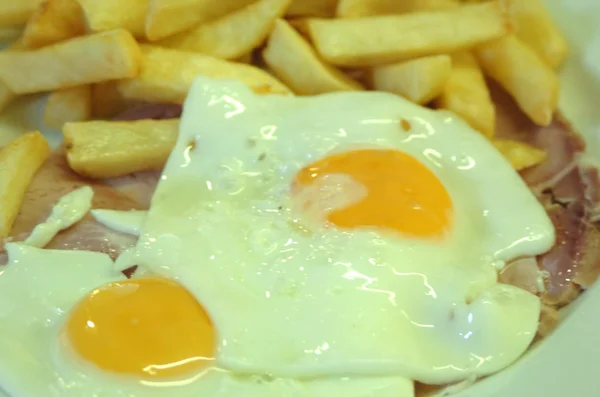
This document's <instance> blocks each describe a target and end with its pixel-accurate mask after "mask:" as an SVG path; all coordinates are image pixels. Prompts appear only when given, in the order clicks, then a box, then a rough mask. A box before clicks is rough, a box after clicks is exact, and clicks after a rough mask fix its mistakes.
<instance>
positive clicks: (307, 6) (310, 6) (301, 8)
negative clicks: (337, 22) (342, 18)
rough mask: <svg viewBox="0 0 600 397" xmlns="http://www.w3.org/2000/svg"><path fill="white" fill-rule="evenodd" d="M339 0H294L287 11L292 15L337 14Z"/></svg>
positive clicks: (322, 16) (325, 15)
mask: <svg viewBox="0 0 600 397" xmlns="http://www.w3.org/2000/svg"><path fill="white" fill-rule="evenodd" d="M337 3H338V0H293V1H292V4H291V5H290V8H288V11H287V13H286V15H287V16H290V17H321V18H328V17H332V16H334V15H335V8H336V5H337Z"/></svg>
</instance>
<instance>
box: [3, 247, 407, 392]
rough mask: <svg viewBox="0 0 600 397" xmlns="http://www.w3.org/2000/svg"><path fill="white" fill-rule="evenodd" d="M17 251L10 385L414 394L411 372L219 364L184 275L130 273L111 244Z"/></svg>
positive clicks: (11, 293) (10, 303)
mask: <svg viewBox="0 0 600 397" xmlns="http://www.w3.org/2000/svg"><path fill="white" fill-rule="evenodd" d="M7 251H8V254H9V257H10V262H9V264H8V265H7V266H6V267H3V268H2V269H1V271H0V356H1V357H2V360H0V385H1V387H0V391H2V390H4V391H5V392H6V393H7V394H8V396H10V397H39V396H46V397H54V396H56V397H59V396H60V397H81V396H97V397H125V396H127V397H136V396H140V397H154V396H156V397H162V396H165V397H166V396H173V395H178V396H183V397H193V396H211V397H213V396H214V397H233V396H236V397H237V396H244V397H263V396H265V397H269V396H273V397H279V396H284V395H285V396H291V397H310V396H317V397H318V396H330V395H331V393H332V391H335V392H336V393H337V392H341V393H343V395H346V396H351V397H353V396H356V397H364V396H375V395H377V396H383V397H396V396H405V395H412V394H411V393H412V388H413V386H412V384H411V383H410V382H407V381H406V380H405V379H404V378H401V377H377V378H375V377H370V378H359V379H349V378H342V377H338V378H335V379H316V380H311V381H307V382H300V381H297V380H291V379H271V378H269V377H265V376H245V377H244V376H237V375H235V374H232V373H230V372H228V371H224V370H222V369H219V368H216V367H215V366H214V365H211V362H212V359H211V356H212V351H213V350H214V348H215V346H214V345H213V344H212V343H211V341H212V340H213V339H214V336H213V328H212V327H211V326H210V321H209V319H208V318H207V316H206V314H205V312H204V310H203V309H202V307H201V306H200V304H199V303H198V301H197V300H196V298H195V297H194V296H192V295H191V294H190V293H189V292H188V291H187V290H186V289H185V288H183V287H182V286H181V285H180V284H179V283H177V282H175V281H173V280H169V279H165V278H159V277H147V278H140V279H134V280H126V279H125V277H124V276H123V275H122V274H121V273H119V272H117V271H115V270H114V266H113V262H112V260H111V259H110V257H109V256H108V255H105V254H101V253H94V252H86V251H58V250H44V249H39V248H35V247H30V246H27V245H25V244H17V243H11V244H7ZM189 355H191V356H189ZM161 364H162V365H161Z"/></svg>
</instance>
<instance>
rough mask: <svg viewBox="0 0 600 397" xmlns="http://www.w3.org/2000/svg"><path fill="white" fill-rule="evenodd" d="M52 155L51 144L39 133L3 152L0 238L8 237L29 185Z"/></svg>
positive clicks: (1, 155)
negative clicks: (50, 154) (49, 155)
mask: <svg viewBox="0 0 600 397" xmlns="http://www.w3.org/2000/svg"><path fill="white" fill-rule="evenodd" d="M49 153H50V147H49V146H48V142H46V139H44V137H43V136H42V134H40V133H39V132H38V131H34V132H29V133H26V134H24V135H22V136H20V137H19V138H17V139H15V140H14V141H13V142H11V143H10V144H9V145H8V146H7V147H5V148H3V149H1V150H0V204H1V205H0V238H4V237H6V236H8V235H9V233H10V231H11V229H12V226H13V223H14V221H15V219H16V217H17V215H18V214H19V209H20V208H21V203H22V201H23V196H24V195H25V192H26V191H27V188H28V187H29V183H30V182H31V179H32V178H33V176H34V175H35V173H36V171H37V170H38V168H39V167H40V166H41V165H42V163H43V162H44V161H45V160H46V158H47V157H48V154H49Z"/></svg>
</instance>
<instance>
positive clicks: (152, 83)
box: [117, 45, 290, 103]
mask: <svg viewBox="0 0 600 397" xmlns="http://www.w3.org/2000/svg"><path fill="white" fill-rule="evenodd" d="M198 75H204V76H210V77H212V78H218V79H219V78H220V79H239V80H242V81H243V82H244V83H246V84H248V85H249V86H250V87H252V89H254V90H255V91H257V92H260V93H264V94H288V93H290V91H289V88H287V87H286V86H284V85H283V84H282V83H280V82H279V81H278V80H277V79H276V78H274V77H273V76H271V75H270V74H269V73H267V72H265V71H263V70H261V69H259V68H257V67H255V66H251V65H246V64H243V63H235V62H229V61H226V60H222V59H219V58H214V57H211V56H209V55H203V54H200V53H194V52H188V51H180V50H172V49H168V48H161V47H157V46H151V45H142V60H141V66H140V73H139V74H138V75H137V76H135V77H131V78H129V79H123V80H120V81H119V82H118V83H117V89H118V90H119V92H120V93H121V95H123V97H124V98H126V99H129V100H138V101H147V102H168V103H183V101H184V100H185V97H186V95H187V92H188V90H189V89H190V87H191V85H192V82H193V81H194V78H195V77H196V76H198Z"/></svg>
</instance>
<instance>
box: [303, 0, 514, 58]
mask: <svg viewBox="0 0 600 397" xmlns="http://www.w3.org/2000/svg"><path fill="white" fill-rule="evenodd" d="M506 21H507V19H506V16H505V13H504V11H503V8H502V6H501V4H500V3H499V2H498V1H493V2H488V3H483V4H474V5H465V6H462V7H457V8H453V9H448V10H440V11H421V12H416V13H410V14H403V15H387V16H375V17H368V18H359V19H329V20H327V19H309V20H308V21H307V23H308V31H309V34H310V36H311V38H312V41H313V43H314V44H315V47H316V49H317V52H318V53H319V54H320V55H321V56H322V57H323V58H324V59H325V60H326V61H329V62H330V63H332V64H334V65H339V66H378V65H382V64H387V63H392V62H398V61H404V60H407V59H410V58H418V57H422V56H427V55H436V54H444V53H448V52H455V51H462V50H464V49H468V48H471V47H473V46H474V45H477V44H480V43H484V42H487V41H489V40H493V39H497V38H500V37H502V36H504V35H506V34H507V32H508V25H507V23H506Z"/></svg>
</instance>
